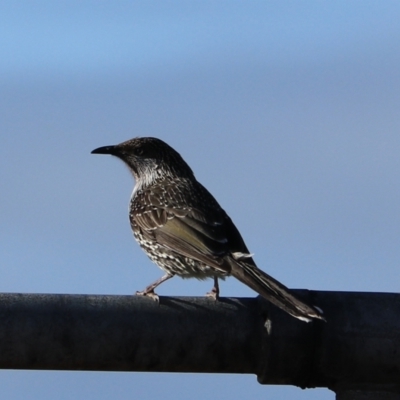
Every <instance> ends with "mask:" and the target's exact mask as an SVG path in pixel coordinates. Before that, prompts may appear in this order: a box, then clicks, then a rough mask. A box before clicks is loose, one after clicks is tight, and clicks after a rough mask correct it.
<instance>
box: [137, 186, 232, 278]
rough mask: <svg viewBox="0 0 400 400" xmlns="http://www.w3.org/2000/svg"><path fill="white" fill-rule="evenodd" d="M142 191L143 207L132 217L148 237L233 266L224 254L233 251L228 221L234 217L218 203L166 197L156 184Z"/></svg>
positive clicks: (187, 253) (224, 267) (220, 265)
mask: <svg viewBox="0 0 400 400" xmlns="http://www.w3.org/2000/svg"><path fill="white" fill-rule="evenodd" d="M164 193H165V187H164V188H163V194H164ZM141 195H142V196H143V198H142V200H144V201H141V202H140V203H141V204H142V208H141V209H140V210H137V212H135V213H134V214H132V215H131V220H132V219H133V220H134V223H135V224H136V225H137V227H139V228H140V230H141V231H142V234H143V235H144V236H145V237H146V236H147V237H148V238H149V239H150V238H151V239H152V240H154V239H155V240H156V241H157V242H159V243H162V244H163V245H164V246H166V247H168V248H170V249H171V250H173V251H174V252H177V253H179V254H181V255H183V256H186V257H189V258H194V259H197V260H199V261H202V262H204V263H205V264H207V265H209V266H211V267H215V268H217V269H218V270H221V271H224V272H228V270H229V269H230V267H229V265H228V264H227V263H226V262H225V261H224V260H223V257H224V256H225V255H227V254H228V253H229V252H230V245H229V237H228V236H229V234H228V233H227V225H229V224H230V223H231V221H230V219H229V217H228V216H227V215H226V213H225V211H224V210H223V209H222V208H220V207H219V206H218V204H217V203H216V204H217V207H215V205H213V207H212V208H211V209H208V208H204V207H196V206H194V205H190V204H187V203H185V204H180V202H179V201H174V202H172V201H168V200H166V199H165V195H163V196H161V194H160V193H158V192H157V190H155V189H154V188H152V191H151V192H146V193H142V194H141ZM176 197H177V196H175V198H176Z"/></svg>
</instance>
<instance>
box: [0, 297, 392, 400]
mask: <svg viewBox="0 0 400 400" xmlns="http://www.w3.org/2000/svg"><path fill="white" fill-rule="evenodd" d="M295 292H296V293H297V294H298V295H299V296H302V297H303V298H304V299H305V300H306V301H308V302H310V303H311V304H315V305H317V306H319V307H320V308H322V309H323V310H324V312H325V315H326V319H327V322H326V323H324V322H322V321H315V322H312V323H310V324H306V323H304V322H301V321H298V320H296V319H294V318H292V317H290V316H288V315H287V314H285V313H283V312H282V311H280V310H279V309H277V308H275V307H274V306H272V305H270V304H269V303H267V302H265V301H264V300H263V299H261V298H254V299H248V298H243V299H235V298H224V299H221V300H220V301H217V302H214V301H212V300H210V299H208V298H192V297H190V298H189V297H185V298H182V297H181V298H170V297H160V304H157V303H155V302H154V301H153V300H151V299H148V298H142V297H136V296H94V295H93V296H92V295H48V294H46V295H40V294H2V295H0V368H8V369H54V370H101V371H161V372H208V373H217V372H220V373H249V374H255V375H257V378H258V380H259V382H260V383H263V384H290V385H296V386H300V387H327V388H330V389H332V390H334V391H336V392H338V393H340V396H342V397H340V398H347V397H344V396H347V395H348V393H353V394H354V393H359V391H360V390H369V391H371V392H373V391H374V390H377V389H379V390H380V391H381V392H387V393H400V295H399V294H390V293H348V292H347V293H345V292H310V291H300V290H297V291H295ZM338 398H339V397H338ZM371 398H372V397H371Z"/></svg>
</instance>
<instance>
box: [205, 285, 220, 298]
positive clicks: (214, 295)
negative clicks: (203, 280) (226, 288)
mask: <svg viewBox="0 0 400 400" xmlns="http://www.w3.org/2000/svg"><path fill="white" fill-rule="evenodd" d="M206 297H209V298H210V299H212V300H214V301H217V300H218V299H219V291H218V290H216V288H212V289H211V292H208V293H206Z"/></svg>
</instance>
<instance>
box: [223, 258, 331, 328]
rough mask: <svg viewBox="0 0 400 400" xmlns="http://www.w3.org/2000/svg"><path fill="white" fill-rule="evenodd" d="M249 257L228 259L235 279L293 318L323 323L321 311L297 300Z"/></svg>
mask: <svg viewBox="0 0 400 400" xmlns="http://www.w3.org/2000/svg"><path fill="white" fill-rule="evenodd" d="M250 257H251V256H250V255H244V256H242V257H235V255H234V257H233V258H230V264H231V268H232V270H231V274H232V275H233V276H234V277H235V278H236V279H238V280H239V281H241V282H243V283H244V284H245V285H247V286H249V287H250V288H252V289H253V290H255V291H256V292H257V293H259V294H260V295H261V296H262V297H264V298H265V299H266V300H268V301H270V302H271V303H273V304H275V305H276V306H277V307H279V308H281V309H282V310H284V311H286V312H287V313H288V314H290V315H292V316H293V317H295V318H298V319H300V320H302V321H305V322H310V321H311V320H312V319H313V318H317V319H322V320H324V321H325V318H324V316H323V313H322V310H320V309H318V308H317V307H312V306H309V305H308V304H306V303H304V302H303V301H302V300H300V299H298V298H297V297H296V296H294V295H293V294H292V293H290V290H289V289H288V288H287V287H286V286H284V285H282V284H281V283H280V282H278V281H277V280H276V279H274V278H272V276H269V275H268V274H266V273H265V272H264V271H262V270H260V269H259V268H257V266H256V265H255V264H254V262H253V260H252V259H251V258H250ZM246 258H247V259H246Z"/></svg>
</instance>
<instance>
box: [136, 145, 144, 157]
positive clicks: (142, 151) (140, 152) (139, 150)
mask: <svg viewBox="0 0 400 400" xmlns="http://www.w3.org/2000/svg"><path fill="white" fill-rule="evenodd" d="M135 153H136V155H138V156H142V155H143V154H144V150H143V147H139V148H137V149H136V150H135Z"/></svg>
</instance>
